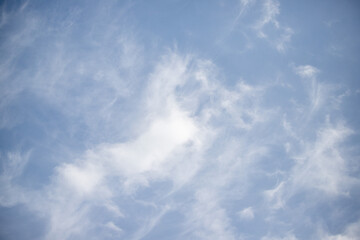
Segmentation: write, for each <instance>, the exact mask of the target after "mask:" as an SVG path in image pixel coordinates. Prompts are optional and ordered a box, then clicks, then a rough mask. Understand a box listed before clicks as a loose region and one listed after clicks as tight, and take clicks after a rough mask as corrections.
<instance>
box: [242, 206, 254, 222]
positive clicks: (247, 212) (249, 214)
mask: <svg viewBox="0 0 360 240" xmlns="http://www.w3.org/2000/svg"><path fill="white" fill-rule="evenodd" d="M239 216H240V218H241V219H245V220H251V219H253V218H254V210H253V208H252V207H248V208H244V209H243V210H241V211H240V212H239Z"/></svg>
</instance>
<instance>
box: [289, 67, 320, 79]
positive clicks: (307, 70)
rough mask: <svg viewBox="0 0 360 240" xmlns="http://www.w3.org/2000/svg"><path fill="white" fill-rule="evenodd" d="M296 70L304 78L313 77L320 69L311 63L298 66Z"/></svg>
mask: <svg viewBox="0 0 360 240" xmlns="http://www.w3.org/2000/svg"><path fill="white" fill-rule="evenodd" d="M295 72H296V74H298V75H299V76H301V77H303V78H313V77H315V76H316V74H317V73H318V72H319V69H317V68H316V67H313V66H311V65H302V66H298V67H296V68H295Z"/></svg>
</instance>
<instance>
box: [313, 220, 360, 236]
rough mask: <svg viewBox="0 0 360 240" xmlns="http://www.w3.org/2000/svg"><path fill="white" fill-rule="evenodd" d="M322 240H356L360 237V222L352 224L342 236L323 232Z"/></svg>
mask: <svg viewBox="0 0 360 240" xmlns="http://www.w3.org/2000/svg"><path fill="white" fill-rule="evenodd" d="M320 235H321V236H319V237H320V238H321V239H322V240H356V239H358V237H359V236H360V221H357V222H354V223H350V224H348V226H347V227H346V228H345V230H344V232H343V233H341V234H336V235H331V234H328V233H325V232H324V231H321V234H320Z"/></svg>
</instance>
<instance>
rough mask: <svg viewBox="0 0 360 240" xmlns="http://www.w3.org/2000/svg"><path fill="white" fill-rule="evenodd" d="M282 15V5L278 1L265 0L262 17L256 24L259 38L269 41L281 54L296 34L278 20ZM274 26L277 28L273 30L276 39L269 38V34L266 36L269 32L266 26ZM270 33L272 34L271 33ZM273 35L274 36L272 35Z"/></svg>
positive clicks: (255, 27)
mask: <svg viewBox="0 0 360 240" xmlns="http://www.w3.org/2000/svg"><path fill="white" fill-rule="evenodd" d="M279 14H280V3H279V2H278V1H276V0H264V1H263V4H262V16H261V17H260V19H259V20H258V21H257V22H256V24H255V26H254V29H255V30H256V32H257V35H258V37H260V38H264V39H268V40H269V41H270V43H271V45H273V46H274V47H275V48H276V49H277V50H278V51H279V52H280V53H284V52H285V51H286V49H287V47H288V45H289V43H290V41H291V37H292V35H293V34H294V31H293V29H292V28H290V27H286V26H283V24H280V23H279V21H278V20H277V16H278V15H279ZM269 24H272V26H273V27H275V30H273V32H274V33H276V35H278V36H279V37H276V38H274V39H272V38H273V37H271V38H269V36H268V35H269V34H266V32H267V30H266V29H265V28H266V26H268V25H269ZM269 33H270V32H269ZM271 35H273V34H271Z"/></svg>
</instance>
